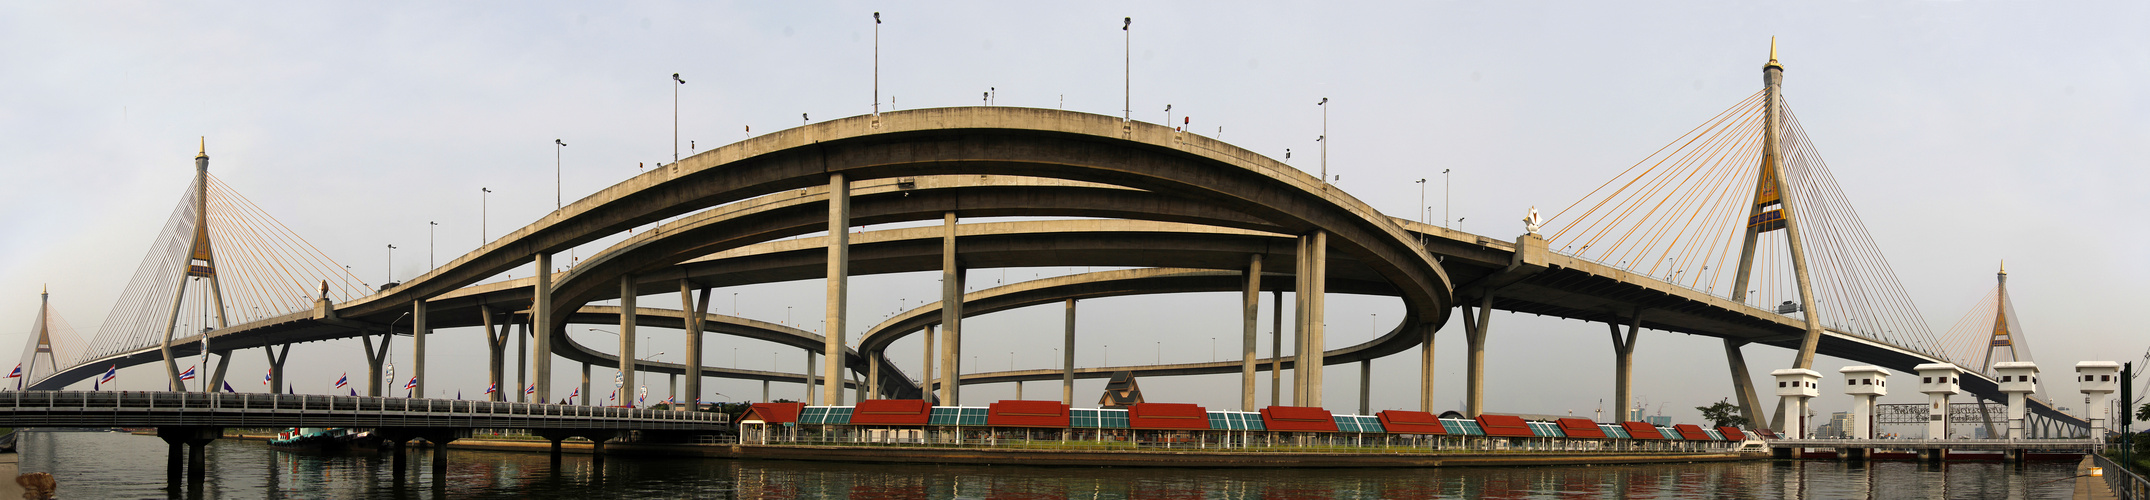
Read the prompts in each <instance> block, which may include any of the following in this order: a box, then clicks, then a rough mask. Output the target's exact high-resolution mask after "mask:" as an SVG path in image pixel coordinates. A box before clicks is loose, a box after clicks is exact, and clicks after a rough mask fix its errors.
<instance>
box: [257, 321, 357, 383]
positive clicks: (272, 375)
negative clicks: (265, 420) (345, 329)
mask: <svg viewBox="0 0 2150 500" xmlns="http://www.w3.org/2000/svg"><path fill="white" fill-rule="evenodd" d="M361 336H363V335H361ZM276 347H277V346H274V345H266V346H261V352H262V354H267V355H269V393H270V394H283V393H284V361H285V360H288V359H291V344H284V346H283V349H277V348H276Z"/></svg>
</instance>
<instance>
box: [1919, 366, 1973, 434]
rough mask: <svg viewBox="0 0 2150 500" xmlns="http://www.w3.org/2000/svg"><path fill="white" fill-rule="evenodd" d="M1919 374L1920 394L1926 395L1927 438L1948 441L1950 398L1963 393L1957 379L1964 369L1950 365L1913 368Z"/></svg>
mask: <svg viewBox="0 0 2150 500" xmlns="http://www.w3.org/2000/svg"><path fill="white" fill-rule="evenodd" d="M1912 369H1913V370H1918V372H1919V392H1923V393H1926V400H1927V401H1928V403H1929V404H1928V405H1927V410H1926V438H1927V439H1948V425H1949V424H1950V423H1951V422H1949V421H1948V398H1949V396H1954V395H1956V393H1959V392H1963V390H1962V389H1961V388H1959V387H1958V386H1957V379H1958V378H1959V377H1960V376H1961V375H1963V369H1961V368H1957V367H1956V365H1953V364H1949V363H1927V364H1923V365H1919V366H1916V367H1913V368H1912Z"/></svg>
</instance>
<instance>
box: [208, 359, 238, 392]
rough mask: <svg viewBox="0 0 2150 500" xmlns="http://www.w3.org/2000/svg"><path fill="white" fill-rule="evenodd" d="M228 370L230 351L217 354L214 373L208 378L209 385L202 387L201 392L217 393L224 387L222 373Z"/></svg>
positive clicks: (229, 366)
mask: <svg viewBox="0 0 2150 500" xmlns="http://www.w3.org/2000/svg"><path fill="white" fill-rule="evenodd" d="M228 368H231V351H224V352H220V353H217V355H216V371H215V372H214V373H213V374H212V375H210V376H209V384H208V385H206V386H203V387H202V392H217V389H219V388H221V387H224V372H225V370H226V369H228Z"/></svg>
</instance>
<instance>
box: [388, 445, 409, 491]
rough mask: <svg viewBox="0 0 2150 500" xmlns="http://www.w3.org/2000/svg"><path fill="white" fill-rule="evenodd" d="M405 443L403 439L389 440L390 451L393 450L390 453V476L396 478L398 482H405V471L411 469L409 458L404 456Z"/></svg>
mask: <svg viewBox="0 0 2150 500" xmlns="http://www.w3.org/2000/svg"><path fill="white" fill-rule="evenodd" d="M404 443H405V441H404V440H402V439H389V440H388V448H389V450H392V451H389V452H388V453H389V456H390V458H389V471H390V472H389V476H390V477H394V478H396V481H397V482H402V481H403V471H404V470H407V469H408V468H409V467H410V464H409V463H408V462H407V461H408V460H409V458H408V457H405V456H404V448H403V445H404Z"/></svg>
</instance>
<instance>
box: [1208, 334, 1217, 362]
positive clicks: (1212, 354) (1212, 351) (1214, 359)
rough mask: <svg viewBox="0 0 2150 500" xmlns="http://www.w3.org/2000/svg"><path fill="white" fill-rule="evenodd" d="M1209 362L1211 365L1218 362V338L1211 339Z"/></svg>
mask: <svg viewBox="0 0 2150 500" xmlns="http://www.w3.org/2000/svg"><path fill="white" fill-rule="evenodd" d="M1209 361H1210V362H1211V363H1215V362H1217V338H1216V337H1210V338H1209Z"/></svg>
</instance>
